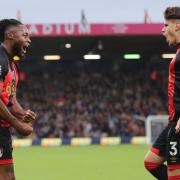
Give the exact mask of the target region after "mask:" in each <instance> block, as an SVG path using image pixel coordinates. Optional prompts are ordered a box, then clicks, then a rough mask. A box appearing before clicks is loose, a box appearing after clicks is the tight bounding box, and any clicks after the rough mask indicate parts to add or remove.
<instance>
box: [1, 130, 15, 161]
mask: <svg viewBox="0 0 180 180" xmlns="http://www.w3.org/2000/svg"><path fill="white" fill-rule="evenodd" d="M12 151H13V148H12V140H11V135H10V131H9V128H2V127H0V164H13V158H12Z"/></svg>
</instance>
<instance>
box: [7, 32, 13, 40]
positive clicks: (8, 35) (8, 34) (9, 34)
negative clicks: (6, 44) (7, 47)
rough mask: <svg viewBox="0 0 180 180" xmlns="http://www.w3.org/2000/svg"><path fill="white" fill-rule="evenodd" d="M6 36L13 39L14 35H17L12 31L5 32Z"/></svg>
mask: <svg viewBox="0 0 180 180" xmlns="http://www.w3.org/2000/svg"><path fill="white" fill-rule="evenodd" d="M5 36H6V39H9V40H13V39H14V37H15V35H14V33H13V32H12V31H9V32H7V33H6V34H5Z"/></svg>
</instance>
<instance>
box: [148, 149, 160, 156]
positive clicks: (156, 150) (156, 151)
mask: <svg viewBox="0 0 180 180" xmlns="http://www.w3.org/2000/svg"><path fill="white" fill-rule="evenodd" d="M150 151H151V152H153V153H155V154H157V155H159V154H160V150H159V149H156V148H155V147H151V149H150Z"/></svg>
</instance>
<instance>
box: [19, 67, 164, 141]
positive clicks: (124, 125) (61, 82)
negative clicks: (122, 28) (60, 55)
mask: <svg viewBox="0 0 180 180" xmlns="http://www.w3.org/2000/svg"><path fill="white" fill-rule="evenodd" d="M121 66H122V67H121ZM136 66H137V67H136ZM146 67H148V69H146ZM159 67H160V66H159V65H158V63H155V64H153V63H152V64H151V65H149V64H148V65H147V64H144V65H140V66H138V65H136V64H131V63H130V65H117V66H116V68H112V67H109V68H110V69H109V70H108V71H107V70H106V71H103V70H101V71H97V70H95V71H93V70H86V69H85V68H82V69H81V70H76V71H70V70H67V69H66V70H58V69H57V70H51V71H47V70H41V71H36V72H33V73H30V74H28V73H23V74H21V82H20V84H19V92H18V95H19V100H20V102H21V104H23V106H24V107H25V108H26V109H28V108H31V109H33V110H34V111H35V112H37V113H38V120H37V122H36V123H35V125H34V126H35V127H34V128H35V136H36V137H40V138H44V137H101V136H119V135H121V136H141V135H144V134H145V119H146V117H147V116H148V115H150V114H166V113H167V74H166V73H165V71H164V70H163V67H162V68H160V69H159Z"/></svg>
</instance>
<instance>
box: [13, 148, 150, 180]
mask: <svg viewBox="0 0 180 180" xmlns="http://www.w3.org/2000/svg"><path fill="white" fill-rule="evenodd" d="M147 150H148V146H145V145H119V146H113V147H112V146H111V147H101V146H88V147H70V146H61V147H56V148H50V147H49V148H48V147H46V148H43V147H30V148H15V150H14V159H15V172H16V178H17V180H151V179H153V178H152V177H151V176H150V175H149V174H148V173H147V172H146V171H145V169H144V167H143V159H144V155H145V153H146V152H147Z"/></svg>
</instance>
